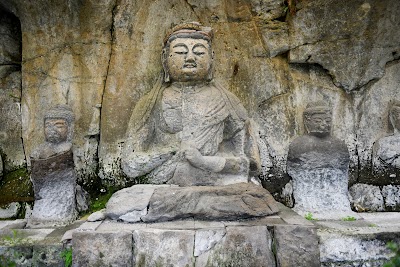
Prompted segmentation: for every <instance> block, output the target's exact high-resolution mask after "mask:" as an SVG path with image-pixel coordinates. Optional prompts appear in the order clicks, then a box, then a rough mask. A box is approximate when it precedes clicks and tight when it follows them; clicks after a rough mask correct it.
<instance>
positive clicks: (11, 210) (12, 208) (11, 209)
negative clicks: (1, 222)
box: [0, 202, 21, 219]
mask: <svg viewBox="0 0 400 267" xmlns="http://www.w3.org/2000/svg"><path fill="white" fill-rule="evenodd" d="M20 208H21V204H19V203H18V202H12V203H10V204H8V205H5V206H3V207H1V208H0V219H12V218H16V217H17V215H18V212H19V209H20Z"/></svg>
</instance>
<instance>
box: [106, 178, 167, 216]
mask: <svg viewBox="0 0 400 267" xmlns="http://www.w3.org/2000/svg"><path fill="white" fill-rule="evenodd" d="M162 187H171V186H169V185H168V186H165V185H150V184H149V185H134V186H131V187H128V188H124V189H121V190H119V191H117V192H115V193H114V194H113V195H112V196H111V198H110V200H109V201H108V202H107V205H106V211H105V213H106V216H107V217H108V218H111V219H113V220H118V219H120V217H121V216H123V215H125V214H127V213H132V212H135V211H136V212H142V211H143V210H146V211H147V207H148V205H149V201H150V198H151V196H152V195H153V192H154V190H155V189H156V188H162ZM146 213H147V212H146ZM146 213H144V214H141V215H139V216H138V218H139V220H138V221H140V216H143V215H145V214H146ZM131 221H132V220H131Z"/></svg>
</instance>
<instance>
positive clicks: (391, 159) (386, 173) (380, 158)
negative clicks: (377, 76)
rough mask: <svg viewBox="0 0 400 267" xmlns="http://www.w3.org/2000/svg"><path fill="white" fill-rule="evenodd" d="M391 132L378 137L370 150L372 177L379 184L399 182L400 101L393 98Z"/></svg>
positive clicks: (390, 110) (390, 120) (390, 113)
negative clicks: (375, 178) (376, 178)
mask: <svg viewBox="0 0 400 267" xmlns="http://www.w3.org/2000/svg"><path fill="white" fill-rule="evenodd" d="M389 123H390V126H391V128H392V129H393V132H392V133H390V134H387V135H386V136H384V137H382V138H380V139H378V140H377V141H376V142H375V143H374V146H373V150H372V156H373V157H372V163H373V171H374V173H373V174H374V177H379V179H378V180H379V183H380V184H381V185H386V184H400V102H399V101H395V100H393V101H392V102H391V103H390V108H389Z"/></svg>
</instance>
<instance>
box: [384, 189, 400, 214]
mask: <svg viewBox="0 0 400 267" xmlns="http://www.w3.org/2000/svg"><path fill="white" fill-rule="evenodd" d="M382 195H383V198H384V199H385V207H386V209H387V210H389V211H400V186H399V185H386V186H384V187H383V188H382Z"/></svg>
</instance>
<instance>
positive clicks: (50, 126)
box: [44, 105, 74, 144]
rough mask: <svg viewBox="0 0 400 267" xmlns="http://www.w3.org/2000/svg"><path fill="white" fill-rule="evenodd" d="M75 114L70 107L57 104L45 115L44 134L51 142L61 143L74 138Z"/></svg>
mask: <svg viewBox="0 0 400 267" xmlns="http://www.w3.org/2000/svg"><path fill="white" fill-rule="evenodd" d="M73 122H74V114H73V112H72V110H71V108H70V107H68V106H65V105H60V106H55V107H53V108H51V109H50V110H48V111H47V112H46V114H45V116H44V135H45V139H46V141H47V142H49V143H53V144H59V143H62V142H66V141H71V140H72V134H73V133H72V128H73V127H72V126H73Z"/></svg>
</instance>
